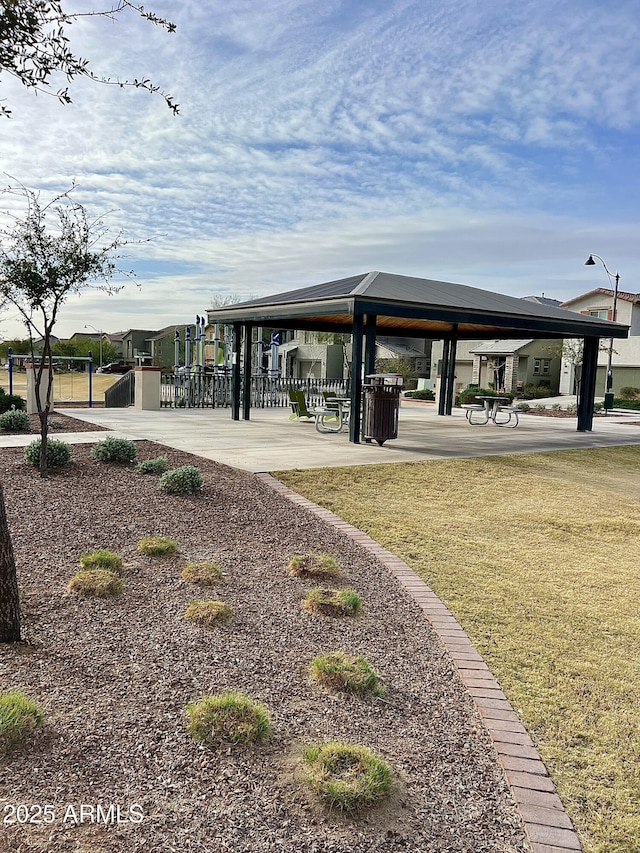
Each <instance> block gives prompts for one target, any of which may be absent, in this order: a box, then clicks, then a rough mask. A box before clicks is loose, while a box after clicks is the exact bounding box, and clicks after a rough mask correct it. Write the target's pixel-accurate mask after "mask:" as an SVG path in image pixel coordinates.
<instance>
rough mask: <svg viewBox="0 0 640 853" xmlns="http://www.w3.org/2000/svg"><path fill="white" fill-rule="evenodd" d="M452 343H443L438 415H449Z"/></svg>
mask: <svg viewBox="0 0 640 853" xmlns="http://www.w3.org/2000/svg"><path fill="white" fill-rule="evenodd" d="M450 346H451V341H450V340H449V338H444V340H443V341H442V364H441V366H440V393H439V394H438V414H439V415H446V413H447V377H448V375H449V351H450Z"/></svg>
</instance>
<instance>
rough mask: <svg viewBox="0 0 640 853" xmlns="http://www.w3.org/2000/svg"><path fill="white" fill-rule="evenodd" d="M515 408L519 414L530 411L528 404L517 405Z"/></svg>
mask: <svg viewBox="0 0 640 853" xmlns="http://www.w3.org/2000/svg"><path fill="white" fill-rule="evenodd" d="M516 408H517V410H518V411H519V412H528V411H530V410H531V406H530V405H529V404H528V403H518V405H517V406H516Z"/></svg>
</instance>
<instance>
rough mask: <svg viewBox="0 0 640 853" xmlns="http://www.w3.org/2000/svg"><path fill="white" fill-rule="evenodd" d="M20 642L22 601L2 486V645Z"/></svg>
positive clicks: (0, 634) (0, 608)
mask: <svg viewBox="0 0 640 853" xmlns="http://www.w3.org/2000/svg"><path fill="white" fill-rule="evenodd" d="M18 642H20V599H19V598H18V580H17V578H16V564H15V560H14V558H13V546H12V544H11V534H10V533H9V525H8V524H7V514H6V512H5V508H4V493H3V491H2V485H0V643H18Z"/></svg>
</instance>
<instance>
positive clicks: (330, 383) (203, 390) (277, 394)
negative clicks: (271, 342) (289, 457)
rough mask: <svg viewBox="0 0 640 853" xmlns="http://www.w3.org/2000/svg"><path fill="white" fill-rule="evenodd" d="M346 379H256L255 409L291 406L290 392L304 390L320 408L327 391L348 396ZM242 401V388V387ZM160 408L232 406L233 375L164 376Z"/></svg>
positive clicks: (191, 373) (195, 373)
mask: <svg viewBox="0 0 640 853" xmlns="http://www.w3.org/2000/svg"><path fill="white" fill-rule="evenodd" d="M347 389H348V382H347V380H346V379H292V378H289V377H284V376H275V377H274V376H252V377H251V406H252V407H254V408H259V409H265V408H271V407H286V406H288V405H289V391H304V392H305V396H306V398H307V404H308V405H310V406H317V405H319V404H320V403H322V401H323V397H322V394H323V392H333V393H334V394H338V395H344V394H346V393H347ZM241 398H242V386H241ZM160 405H161V407H163V408H206V407H210V408H222V407H227V406H231V376H230V375H228V374H220V373H218V374H213V373H204V372H201V371H197V370H191V371H187V370H184V371H183V372H180V373H162V374H161V378H160Z"/></svg>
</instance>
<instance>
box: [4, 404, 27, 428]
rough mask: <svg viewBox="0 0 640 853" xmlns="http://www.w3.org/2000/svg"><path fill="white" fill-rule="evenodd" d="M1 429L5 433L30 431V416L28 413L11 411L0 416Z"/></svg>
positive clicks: (16, 410)
mask: <svg viewBox="0 0 640 853" xmlns="http://www.w3.org/2000/svg"><path fill="white" fill-rule="evenodd" d="M0 429H1V430H3V431H4V432H21V431H22V430H25V429H29V415H28V414H27V413H26V412H21V411H18V409H11V410H9V411H8V412H4V413H3V414H2V415H0Z"/></svg>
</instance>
